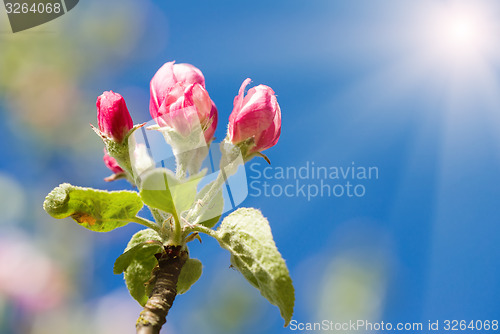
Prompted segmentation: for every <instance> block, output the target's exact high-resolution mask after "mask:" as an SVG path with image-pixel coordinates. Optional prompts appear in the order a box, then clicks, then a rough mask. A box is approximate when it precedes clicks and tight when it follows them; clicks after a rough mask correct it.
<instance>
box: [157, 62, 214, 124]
mask: <svg viewBox="0 0 500 334" xmlns="http://www.w3.org/2000/svg"><path fill="white" fill-rule="evenodd" d="M179 82H180V83H184V84H194V83H197V84H200V85H201V86H202V87H203V88H205V78H204V77H203V74H202V73H201V71H200V70H199V69H197V68H196V67H194V66H193V65H191V64H175V62H173V61H171V62H168V63H166V64H164V65H163V66H162V67H161V68H160V69H159V70H158V71H157V72H156V74H155V75H154V76H153V79H152V80H151V100H150V103H149V112H150V113H151V116H152V117H153V118H155V119H156V117H155V115H156V114H158V109H160V107H161V105H162V104H163V101H164V100H165V98H166V97H167V96H168V95H169V93H170V91H171V90H172V88H173V87H174V86H175V84H177V83H179Z"/></svg>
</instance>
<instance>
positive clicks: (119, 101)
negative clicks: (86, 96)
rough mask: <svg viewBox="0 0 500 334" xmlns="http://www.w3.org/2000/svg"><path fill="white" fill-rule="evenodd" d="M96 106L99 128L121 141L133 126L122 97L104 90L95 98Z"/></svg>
mask: <svg viewBox="0 0 500 334" xmlns="http://www.w3.org/2000/svg"><path fill="white" fill-rule="evenodd" d="M96 106H97V123H98V125H99V130H100V131H101V132H102V133H103V134H104V135H105V136H107V137H109V138H111V139H112V140H113V141H116V142H119V143H121V142H122V141H123V139H124V138H125V136H126V134H127V133H128V132H129V131H130V130H131V129H132V127H133V126H134V123H133V122H132V117H130V113H129V112H128V109H127V105H126V104H125V100H124V99H123V97H122V96H121V95H120V94H118V93H114V92H112V91H109V92H104V93H103V94H102V95H101V96H99V97H98V98H97V102H96Z"/></svg>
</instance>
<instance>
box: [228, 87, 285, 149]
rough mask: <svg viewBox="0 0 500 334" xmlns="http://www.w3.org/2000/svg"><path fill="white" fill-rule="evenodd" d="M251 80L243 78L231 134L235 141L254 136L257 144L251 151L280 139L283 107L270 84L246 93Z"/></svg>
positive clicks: (229, 133)
mask: <svg viewBox="0 0 500 334" xmlns="http://www.w3.org/2000/svg"><path fill="white" fill-rule="evenodd" d="M250 81H251V80H250V79H246V80H245V81H243V84H242V85H241V87H240V90H239V93H238V96H236V97H235V98H234V108H233V112H232V113H231V115H230V116H229V127H228V135H229V140H230V141H231V142H232V143H233V144H239V143H241V142H243V141H245V140H248V139H250V138H253V139H254V146H251V147H250V148H249V151H248V153H253V152H260V151H263V150H266V149H268V148H270V147H272V146H274V145H275V144H276V143H277V142H278V139H279V137H280V133H281V110H280V107H279V105H278V101H277V100H276V95H275V94H274V91H273V90H272V89H271V88H270V87H268V86H264V85H259V86H257V87H253V88H251V89H250V90H249V91H248V93H247V95H246V96H244V93H245V88H246V86H247V85H248V84H249V83H250Z"/></svg>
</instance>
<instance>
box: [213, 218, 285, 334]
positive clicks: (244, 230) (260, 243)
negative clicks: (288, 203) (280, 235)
mask: <svg viewBox="0 0 500 334" xmlns="http://www.w3.org/2000/svg"><path fill="white" fill-rule="evenodd" d="M215 236H216V238H217V240H218V241H219V243H220V245H221V246H222V248H225V249H227V250H229V252H230V253H231V264H232V265H233V266H234V267H235V268H236V269H238V270H239V271H240V272H241V273H242V274H243V276H244V277H245V278H246V279H247V280H248V281H249V282H250V283H251V284H252V285H253V286H255V287H256V288H257V289H259V290H260V292H261V294H262V295H263V296H264V297H266V298H267V299H268V300H269V302H270V303H271V304H274V305H277V306H278V307H279V308H280V312H281V316H282V317H283V319H285V326H288V324H289V323H290V320H291V318H292V314H293V306H294V301H295V296H294V295H295V294H294V288H293V285H292V280H291V278H290V274H289V272H288V268H287V267H286V264H285V261H284V260H283V258H282V257H281V254H280V253H279V251H278V249H277V248H276V245H275V243H274V240H273V236H272V234H271V228H270V226H269V222H268V221H267V219H266V218H265V217H264V216H263V215H262V213H261V212H260V211H259V210H256V209H253V208H241V209H238V210H236V211H235V212H233V213H231V214H230V215H229V216H227V217H226V218H225V219H224V220H223V221H222V223H221V225H220V226H219V228H218V229H217V232H216V235H215Z"/></svg>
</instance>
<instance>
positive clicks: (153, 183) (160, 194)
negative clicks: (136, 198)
mask: <svg viewBox="0 0 500 334" xmlns="http://www.w3.org/2000/svg"><path fill="white" fill-rule="evenodd" d="M203 174H204V173H203ZM202 177H203V175H202V174H197V175H193V176H192V177H190V178H189V179H187V180H182V181H181V180H179V179H177V178H176V177H175V175H174V173H172V172H171V171H170V170H168V169H164V168H161V169H160V168H157V169H155V170H152V171H150V172H149V173H147V174H146V175H145V176H144V177H143V178H142V182H141V192H140V194H141V197H142V199H143V201H144V203H146V204H147V205H150V206H152V207H154V208H156V209H160V210H163V211H165V212H168V213H171V214H172V215H173V216H174V217H179V215H180V213H181V212H182V211H185V210H187V209H189V207H190V206H191V205H192V204H193V202H194V199H195V196H196V187H197V185H198V182H200V180H201V178H202Z"/></svg>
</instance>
